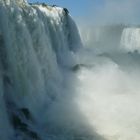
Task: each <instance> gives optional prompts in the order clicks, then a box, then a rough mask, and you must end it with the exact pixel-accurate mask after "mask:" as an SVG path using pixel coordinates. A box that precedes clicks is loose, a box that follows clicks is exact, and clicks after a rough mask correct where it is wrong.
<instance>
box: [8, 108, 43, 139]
mask: <svg viewBox="0 0 140 140" xmlns="http://www.w3.org/2000/svg"><path fill="white" fill-rule="evenodd" d="M15 112H16V113H15ZM15 112H13V113H12V114H11V115H10V116H11V118H10V120H11V124H12V126H13V128H14V129H15V132H18V133H17V134H16V137H17V136H18V135H24V136H23V137H25V139H27V140H28V139H29V140H41V138H40V137H39V136H38V134H37V132H35V131H34V130H31V128H30V125H29V123H28V121H30V122H33V121H32V115H31V113H30V111H29V110H28V108H21V109H17V110H16V111H15ZM23 116H24V118H25V120H24V119H23V118H22V117H23Z"/></svg>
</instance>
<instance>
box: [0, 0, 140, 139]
mask: <svg viewBox="0 0 140 140" xmlns="http://www.w3.org/2000/svg"><path fill="white" fill-rule="evenodd" d="M0 19H1V20H0V139H2V140H23V139H26V140H32V139H35V138H33V136H32V137H31V136H30V135H29V132H35V133H36V134H37V135H38V137H39V138H40V139H42V140H77V139H78V140H79V139H80V140H139V138H140V132H139V130H140V124H139V122H140V113H139V106H140V102H139V98H140V94H139V91H140V88H139V83H140V80H139V75H140V71H139V68H140V62H139V59H140V55H139V53H138V52H137V53H136V52H134V53H133V51H134V50H135V49H138V50H139V37H140V35H139V28H124V27H122V26H107V27H106V26H105V27H98V28H97V29H94V30H93V32H92V31H91V32H88V33H87V34H86V31H87V30H85V32H84V34H83V33H82V40H83V41H85V42H84V45H85V46H86V47H87V48H82V43H81V40H80V37H79V33H78V30H77V28H76V25H75V23H74V21H73V20H72V18H71V17H70V16H69V15H68V13H67V12H66V11H65V10H64V9H63V8H60V7H51V6H45V5H44V6H43V5H28V4H27V3H26V2H24V1H23V0H20V1H19V0H0ZM95 31H96V32H95ZM85 35H86V37H85V38H84V36H85ZM128 38H129V39H128ZM129 41H130V42H129ZM124 50H125V51H124ZM129 51H130V52H131V53H127V52H129ZM22 108H27V109H28V110H29V111H30V113H31V115H32V117H33V118H32V119H29V120H28V119H27V118H25V115H23V113H22V112H21V111H20V109H22ZM13 114H14V115H15V114H16V115H17V116H18V117H19V118H20V120H21V121H22V122H23V123H24V125H25V124H26V125H27V126H28V131H27V130H26V129H27V128H26V127H25V126H24V127H25V128H24V127H23V126H22V127H23V128H22V129H21V128H16V127H15V128H14V127H13V124H12V121H11V118H12V115H13ZM19 124H20V123H19V122H18V125H19ZM18 127H19V126H18ZM20 127H21V126H20ZM39 138H36V139H39Z"/></svg>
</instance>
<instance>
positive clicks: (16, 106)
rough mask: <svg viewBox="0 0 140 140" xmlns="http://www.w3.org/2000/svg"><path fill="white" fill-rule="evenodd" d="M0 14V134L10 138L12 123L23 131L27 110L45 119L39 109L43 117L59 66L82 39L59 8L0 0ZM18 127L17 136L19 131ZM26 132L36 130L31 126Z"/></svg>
mask: <svg viewBox="0 0 140 140" xmlns="http://www.w3.org/2000/svg"><path fill="white" fill-rule="evenodd" d="M0 19H1V20H0V106H1V108H0V138H1V139H2V140H9V139H10V140H12V137H13V136H12V135H15V132H14V129H12V127H13V126H12V124H13V125H14V128H15V129H17V127H19V126H18V125H20V124H24V131H25V130H26V131H27V128H26V127H25V126H27V123H25V122H26V121H27V120H25V121H23V120H24V119H23V118H26V116H27V115H28V116H29V114H32V116H33V117H34V119H35V120H36V121H37V122H38V123H40V124H41V123H44V121H45V120H42V119H41V118H40V115H41V116H42V118H45V117H46V116H45V114H46V112H45V111H46V109H47V108H48V107H49V105H50V104H51V103H52V102H53V100H54V99H56V98H57V96H60V94H61V93H59V92H60V91H59V88H60V86H62V83H63V82H64V80H63V74H62V70H61V69H62V67H64V68H66V67H70V66H71V65H72V64H73V63H74V60H73V56H74V52H76V51H77V50H78V48H80V47H81V46H82V43H81V40H80V37H79V33H78V30H77V27H76V25H75V23H74V21H73V20H72V18H71V17H70V15H69V14H68V11H67V10H66V9H64V8H60V7H56V6H54V7H52V6H49V5H47V4H31V5H29V4H28V3H27V2H26V1H23V0H20V1H19V0H0ZM46 118H47V117H46ZM21 121H23V122H22V123H21ZM17 123H19V124H17ZM20 127H21V126H20ZM22 129H23V128H22ZM20 130H21V128H20ZM22 132H23V130H22ZM22 132H19V133H18V132H16V133H18V134H16V137H17V135H18V136H19V137H20V135H22V136H24V135H25V134H24V135H23V134H22ZM29 136H32V137H34V138H35V137H37V134H36V133H35V132H32V131H31V132H30V133H29V132H28V137H29ZM24 137H25V139H28V137H27V136H24ZM13 139H14V138H13ZM29 139H31V137H30V138H29Z"/></svg>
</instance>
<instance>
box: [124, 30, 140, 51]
mask: <svg viewBox="0 0 140 140" xmlns="http://www.w3.org/2000/svg"><path fill="white" fill-rule="evenodd" d="M121 47H122V50H124V51H127V52H134V51H140V28H125V29H124V30H123V33H122V38H121Z"/></svg>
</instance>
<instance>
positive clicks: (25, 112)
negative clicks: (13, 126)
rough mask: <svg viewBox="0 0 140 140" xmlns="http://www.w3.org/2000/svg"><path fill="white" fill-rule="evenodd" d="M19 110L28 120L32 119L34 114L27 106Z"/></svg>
mask: <svg viewBox="0 0 140 140" xmlns="http://www.w3.org/2000/svg"><path fill="white" fill-rule="evenodd" d="M19 111H20V112H21V113H22V114H23V115H24V116H25V118H26V119H27V120H32V116H31V114H30V112H29V110H28V109H27V108H21V109H19Z"/></svg>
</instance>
